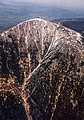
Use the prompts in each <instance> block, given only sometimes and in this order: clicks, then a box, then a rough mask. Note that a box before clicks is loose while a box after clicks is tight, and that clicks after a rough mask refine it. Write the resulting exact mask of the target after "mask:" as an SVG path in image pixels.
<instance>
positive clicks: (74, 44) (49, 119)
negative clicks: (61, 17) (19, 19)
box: [0, 18, 84, 120]
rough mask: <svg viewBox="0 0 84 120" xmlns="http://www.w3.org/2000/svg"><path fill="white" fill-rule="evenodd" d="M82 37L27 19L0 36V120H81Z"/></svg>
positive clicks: (83, 93) (83, 119)
mask: <svg viewBox="0 0 84 120" xmlns="http://www.w3.org/2000/svg"><path fill="white" fill-rule="evenodd" d="M83 80H84V45H83V43H82V36H81V35H80V34H79V33H77V32H75V31H73V30H71V29H68V28H66V27H64V26H62V25H61V24H55V23H52V22H49V21H46V20H43V19H40V18H35V19H31V20H28V21H25V22H23V23H20V24H18V25H17V26H15V27H13V28H11V29H9V30H8V31H4V32H3V33H2V34H1V35H0V120H84V88H83V82H84V81H83Z"/></svg>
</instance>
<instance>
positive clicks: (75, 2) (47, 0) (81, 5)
mask: <svg viewBox="0 0 84 120" xmlns="http://www.w3.org/2000/svg"><path fill="white" fill-rule="evenodd" d="M0 2H1V3H3V2H6V3H12V4H13V3H22V2H24V3H26V2H30V3H36V4H40V5H51V6H56V7H57V6H58V7H63V8H67V9H71V8H73V9H84V0H52V1H51V0H44V1H43V0H18V1H17V0H0Z"/></svg>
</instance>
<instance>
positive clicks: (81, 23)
mask: <svg viewBox="0 0 84 120" xmlns="http://www.w3.org/2000/svg"><path fill="white" fill-rule="evenodd" d="M52 22H55V23H57V22H60V23H61V24H62V25H63V26H65V27H68V28H70V29H72V30H75V31H77V32H80V33H82V34H84V18H79V19H78V18H77V19H76V18H75V19H59V20H55V19H54V20H52Z"/></svg>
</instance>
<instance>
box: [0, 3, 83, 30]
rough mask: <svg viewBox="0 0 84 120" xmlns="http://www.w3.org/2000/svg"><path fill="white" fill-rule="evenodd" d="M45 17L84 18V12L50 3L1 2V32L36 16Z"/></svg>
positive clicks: (49, 18)
mask: <svg viewBox="0 0 84 120" xmlns="http://www.w3.org/2000/svg"><path fill="white" fill-rule="evenodd" d="M38 16H41V17H45V18H46V19H48V20H52V19H66V18H84V12H79V11H77V10H75V11H74V10H68V9H66V8H60V7H55V6H49V5H41V4H33V3H29V2H27V3H25V2H23V3H22V2H21V3H18V2H17V3H16V2H4V1H2V3H1V4H0V32H3V31H4V30H7V29H9V28H10V27H13V26H15V25H17V24H18V23H20V22H22V21H25V20H27V19H30V18H34V17H38Z"/></svg>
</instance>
